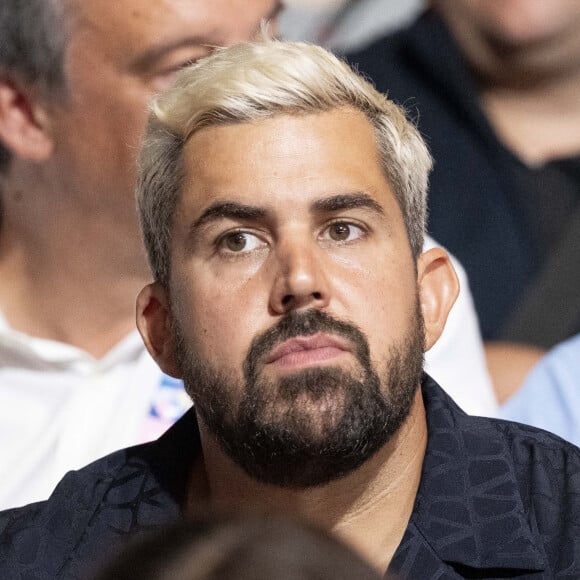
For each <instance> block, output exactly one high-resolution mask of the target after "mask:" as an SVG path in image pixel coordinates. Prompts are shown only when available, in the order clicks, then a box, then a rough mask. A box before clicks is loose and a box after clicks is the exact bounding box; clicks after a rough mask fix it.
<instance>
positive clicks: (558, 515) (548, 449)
mask: <svg viewBox="0 0 580 580" xmlns="http://www.w3.org/2000/svg"><path fill="white" fill-rule="evenodd" d="M422 393H423V400H424V402H425V409H426V414H427V429H428V435H429V438H428V443H427V450H426V454H425V458H424V463H423V473H422V477H421V483H420V486H419V490H418V494H417V498H416V501H415V506H414V509H413V513H412V515H411V518H410V520H409V524H408V527H407V530H406V532H405V535H404V537H403V539H402V541H401V544H400V545H399V547H398V549H397V551H396V552H395V555H394V557H393V560H392V562H391V565H390V567H389V572H390V573H392V574H393V575H394V577H396V578H401V579H404V578H409V579H410V580H417V579H418V578H421V579H423V578H440V579H443V578H463V577H467V578H514V577H517V578H520V579H522V578H538V579H539V578H546V579H547V578H555V577H560V576H562V577H564V576H566V577H569V578H580V533H579V530H580V449H578V448H577V447H574V446H572V445H571V444H569V443H566V442H565V441H563V440H562V439H560V438H558V437H556V436H555V435H552V434H550V433H547V432H545V431H541V430H539V429H536V428H534V427H527V426H524V425H518V424H517V423H509V422H506V421H499V420H496V419H487V418H483V417H471V416H469V415H466V414H465V413H464V412H463V411H461V409H459V407H457V405H456V404H455V403H454V402H453V401H452V400H451V399H450V398H449V396H448V395H446V394H445V393H444V391H443V390H442V389H441V388H440V387H439V385H437V383H435V382H434V381H433V380H432V379H431V378H430V377H428V376H426V377H425V380H424V381H423V385H422ZM200 451H201V447H200V440H199V432H198V428H197V423H196V419H195V413H194V411H193V410H191V411H189V412H188V413H187V414H186V415H184V417H183V418H182V419H181V420H179V421H178V422H177V423H176V424H175V425H174V426H173V427H172V428H171V429H170V430H169V431H168V432H167V433H166V434H165V435H163V436H162V437H161V438H160V439H158V440H157V441H156V442H154V443H148V444H145V445H141V446H138V447H133V448H130V449H125V450H123V451H119V452H116V453H113V454H112V455H109V456H107V457H105V458H103V459H101V460H99V461H97V462H95V463H93V464H92V465H89V466H88V467H86V468H84V469H82V470H80V471H77V472H71V473H69V474H68V475H67V476H66V477H65V478H64V479H63V480H62V481H61V483H60V484H59V485H58V486H57V488H56V490H55V491H54V493H53V495H52V496H51V497H50V498H49V499H48V500H47V501H46V502H43V503H39V504H33V505H31V506H28V507H24V508H18V509H14V510H10V511H7V512H2V513H0V578H14V579H16V578H26V580H40V579H42V580H48V579H50V580H53V579H55V578H66V579H73V578H78V579H86V578H88V577H90V576H89V572H90V570H91V569H94V567H96V566H99V565H100V564H101V563H102V562H103V561H105V560H107V559H108V557H110V556H111V554H113V553H114V552H115V551H116V550H119V549H120V548H121V547H122V546H123V544H124V543H125V542H126V541H127V538H129V537H130V535H131V534H135V533H136V532H139V531H140V530H151V529H154V528H157V527H161V526H163V525H166V524H168V523H171V522H174V521H177V520H179V518H180V517H181V510H182V506H184V505H185V500H186V494H187V489H188V476H189V473H190V467H191V465H192V464H193V462H194V460H195V459H196V458H197V457H198V456H199V453H200ZM384 517H385V521H387V520H388V518H389V514H388V513H386V514H384Z"/></svg>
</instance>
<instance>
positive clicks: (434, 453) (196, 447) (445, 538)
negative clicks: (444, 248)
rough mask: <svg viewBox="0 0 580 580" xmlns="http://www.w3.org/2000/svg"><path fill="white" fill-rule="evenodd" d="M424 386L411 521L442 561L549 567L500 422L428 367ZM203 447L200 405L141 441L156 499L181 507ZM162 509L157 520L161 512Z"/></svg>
mask: <svg viewBox="0 0 580 580" xmlns="http://www.w3.org/2000/svg"><path fill="white" fill-rule="evenodd" d="M422 393H423V400H424V403H425V409H426V415H427V428H428V443H427V449H426V453H425V459H424V462H423V471H422V476H421V483H420V486H419V491H418V494H417V498H416V501H415V507H414V510H413V514H412V516H411V520H410V522H409V529H411V528H413V530H414V531H415V532H418V535H419V536H420V537H421V541H422V542H423V543H424V544H426V545H427V547H428V548H429V552H431V553H432V554H434V555H435V556H436V557H437V558H438V559H439V560H440V561H443V562H446V563H448V564H451V565H454V566H456V567H457V566H459V567H465V568H467V569H472V570H473V569H500V570H501V569H503V570H505V569H519V570H528V571H540V570H544V569H546V562H545V558H544V556H543V552H542V551H541V549H540V548H539V547H538V546H540V545H541V542H540V538H538V537H537V535H536V534H535V533H534V531H533V530H532V529H531V527H530V524H529V521H528V516H527V514H526V511H525V509H524V505H523V501H522V498H521V495H520V491H519V486H518V482H517V479H516V475H515V472H514V465H513V460H512V459H511V453H510V450H509V448H508V443H507V440H506V438H505V437H504V435H503V433H502V431H501V429H500V428H498V424H499V423H498V422H497V421H493V420H490V419H487V418H483V417H471V416H468V415H466V414H465V413H464V412H463V411H462V410H461V409H460V408H459V407H458V406H457V405H456V404H455V403H454V402H453V400H452V399H451V398H450V397H449V396H448V395H447V394H446V393H445V392H444V391H443V390H442V389H441V387H439V385H438V384H437V383H436V382H435V381H434V380H433V379H431V378H430V377H429V376H428V375H425V379H424V381H423V384H422ZM200 448H201V444H200V440H199V432H198V427H197V420H196V416H195V412H194V410H193V409H190V410H189V411H188V412H187V413H186V414H185V415H184V416H183V417H182V418H181V419H180V420H179V421H178V422H177V423H176V424H175V425H174V426H173V427H172V428H171V429H170V430H169V431H168V432H167V433H166V434H165V435H164V436H162V437H161V438H160V439H159V440H158V441H157V442H156V443H155V444H153V445H152V446H142V447H140V448H137V449H140V450H147V455H149V458H148V461H147V463H148V466H149V469H151V471H152V472H153V475H154V476H155V477H154V481H156V483H157V485H158V486H159V487H158V488H157V489H158V490H163V493H162V495H163V496H164V497H163V499H161V498H159V497H158V498H156V502H155V503H156V505H157V507H159V505H165V509H166V510H167V509H169V511H170V512H173V513H177V512H179V511H180V507H179V506H180V505H183V502H184V500H185V490H186V489H187V479H188V471H189V470H188V468H186V467H185V466H188V467H190V466H191V465H192V464H193V462H194V461H195V458H196V457H197V456H198V454H199V453H200ZM129 463H131V462H129ZM162 511H165V510H162ZM155 513H156V514H157V516H156V517H155V518H153V520H155V519H156V518H157V517H158V516H159V513H160V512H159V511H157V510H155ZM149 517H151V515H150V516H149ZM166 517H167V515H166V514H164V516H163V519H164V520H165V518H166ZM151 523H152V522H151V521H149V524H151ZM414 535H415V536H416V535H417V534H416V533H415V534H414ZM406 538H407V536H406V537H405V538H403V541H402V544H404V543H405V542H406Z"/></svg>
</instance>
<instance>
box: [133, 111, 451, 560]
mask: <svg viewBox="0 0 580 580" xmlns="http://www.w3.org/2000/svg"><path fill="white" fill-rule="evenodd" d="M184 162H185V171H186V178H185V181H184V184H183V193H182V197H181V199H180V201H179V204H178V207H177V210H176V213H175V217H174V224H173V226H174V236H173V239H172V265H171V268H172V278H171V288H170V294H171V303H170V300H169V294H168V292H167V291H166V290H165V289H163V288H162V287H161V286H160V285H158V284H152V285H149V286H147V287H145V288H144V289H143V291H142V292H141V294H140V295H139V298H138V304H137V311H138V318H137V320H138V326H139V329H140V331H141V333H142V336H143V338H144V340H145V343H146V344H147V346H148V348H149V350H150V352H151V354H152V355H153V356H154V357H155V358H156V360H157V361H158V363H159V364H160V365H161V366H162V368H163V369H164V370H165V371H166V372H168V373H171V374H175V375H177V376H179V374H180V368H179V364H178V360H177V357H176V349H175V344H174V341H173V336H174V333H173V326H174V324H175V322H174V318H179V326H180V329H181V333H182V335H183V339H184V340H185V341H186V342H187V343H188V346H189V347H190V348H191V349H192V351H193V352H195V353H196V354H197V356H198V357H199V359H200V360H201V361H206V362H207V363H209V364H211V365H212V366H213V367H214V368H216V369H218V370H219V371H220V372H222V373H223V374H224V375H226V376H230V377H231V378H232V382H231V384H233V385H235V384H243V378H244V375H243V363H244V359H245V357H246V355H247V352H248V349H249V347H250V345H251V343H252V340H253V339H254V337H256V336H258V335H262V334H263V333H264V332H266V331H268V330H269V329H270V328H272V327H273V326H275V324H276V323H277V322H279V321H280V320H281V319H282V318H284V317H285V316H287V315H288V314H289V313H291V312H302V311H306V310H309V309H314V310H320V311H321V312H323V313H325V314H328V315H330V316H332V317H334V318H336V319H338V320H342V321H348V322H350V323H353V324H356V326H357V327H358V328H359V329H360V330H361V331H362V332H363V333H364V335H365V336H366V339H367V341H368V345H369V353H370V360H371V361H372V364H373V366H374V367H375V368H378V369H381V370H386V369H388V368H389V362H390V356H391V352H392V347H393V346H395V345H398V344H400V343H401V341H402V340H404V339H405V337H406V336H408V334H409V331H410V329H411V327H412V324H413V321H414V320H416V318H415V315H414V313H415V308H416V305H417V301H418V303H419V306H420V310H421V313H422V315H423V318H424V323H425V346H426V347H427V348H429V347H430V346H431V345H432V344H433V343H434V342H435V340H436V339H437V338H438V336H439V334H440V333H441V331H442V328H443V325H444V323H445V319H446V317H447V314H448V312H449V309H450V308H451V305H452V304H453V301H454V300H455V297H456V294H457V279H456V277H455V273H454V271H453V269H452V267H451V266H450V263H449V259H448V257H447V255H446V254H445V252H444V251H442V250H440V249H437V250H432V251H430V252H427V253H425V254H423V255H422V256H421V257H420V258H419V261H418V263H417V264H416V265H415V263H414V261H413V258H412V255H411V250H410V247H409V242H408V239H407V235H406V231H405V227H404V224H403V218H402V214H401V210H400V208H399V206H398V204H397V202H396V200H395V197H394V195H393V192H392V190H391V187H390V185H389V183H388V182H387V181H386V179H385V177H384V175H383V173H382V171H381V168H380V164H379V160H378V155H377V149H376V144H375V141H374V133H373V130H372V127H371V125H370V124H369V123H368V121H367V120H366V118H365V117H364V115H362V113H360V112H356V111H353V110H350V109H340V110H334V111H331V112H327V113H320V114H312V115H306V116H299V117H296V116H286V115H280V116H276V117H274V118H271V119H267V120H263V121H259V122H254V123H244V124H238V125H228V126H223V127H210V128H206V129H203V130H201V131H199V132H198V133H195V134H194V135H193V136H192V137H191V138H190V140H189V141H188V143H187V144H186V146H185V151H184ZM337 196H340V197H337ZM354 198H356V199H358V200H360V199H364V200H365V202H364V203H363V204H360V203H359V204H350V206H349V204H345V203H337V200H341V199H342V201H343V202H344V200H345V199H346V200H350V201H352V200H353V199H354ZM329 200H333V202H334V205H333V206H331V204H330V203H328V202H329ZM223 203H228V204H230V205H229V206H223V205H221V209H220V211H219V212H218V211H215V209H214V210H210V208H215V207H216V204H223ZM244 206H245V207H246V209H247V206H252V207H253V208H254V210H257V211H253V212H247V211H246V212H245V215H244V216H243V217H241V216H240V212H239V211H238V212H237V214H236V215H234V214H233V213H232V212H231V211H229V210H231V208H232V207H236V208H238V210H239V208H240V207H244ZM224 207H225V208H226V209H228V208H229V210H228V211H227V212H226V211H225V210H224ZM208 210H210V211H208ZM224 214H227V215H224ZM204 216H205V217H204ZM337 224H338V225H337ZM240 233H241V234H242V237H241V238H240V237H239V236H240ZM337 234H340V235H343V234H346V237H345V239H341V240H336V239H335V238H336V235H337ZM339 237H340V236H339ZM244 244H245V245H244ZM331 336H332V335H331ZM283 344H284V343H283ZM271 352H275V351H271ZM265 360H266V361H268V359H267V358H266V359H265ZM325 366H330V367H334V368H337V369H339V370H341V371H345V372H352V373H354V374H355V375H356V374H357V372H358V370H359V364H358V362H357V360H356V357H355V356H353V354H352V352H351V351H350V350H349V345H348V344H346V345H345V348H342V349H337V350H336V351H334V352H324V353H323V352H321V351H320V350H317V349H315V348H313V349H311V350H310V351H307V352H306V354H305V355H301V356H299V357H297V358H293V357H290V358H282V359H276V360H272V361H268V362H266V363H265V364H262V365H261V366H260V377H261V378H263V379H267V380H269V381H273V382H274V384H275V383H276V382H277V381H279V380H280V379H284V378H288V377H291V376H292V373H296V372H300V371H303V370H306V369H320V368H324V367H325ZM230 391H231V390H230ZM226 394H227V397H228V398H229V399H230V401H231V406H232V409H234V410H235V408H236V405H238V404H239V401H240V398H241V395H242V393H241V392H236V391H235V390H234V392H228V393H224V397H225V396H226ZM266 396H267V393H266ZM278 400H279V401H280V403H277V404H276V407H277V408H276V409H272V410H271V411H270V413H271V416H276V415H277V414H278V413H282V414H283V413H284V406H285V405H288V404H291V405H292V406H294V407H295V408H296V409H297V410H299V412H300V413H301V415H302V416H303V417H304V420H307V421H310V422H311V423H312V425H314V426H315V425H316V424H317V422H320V420H321V419H322V418H323V417H325V416H326V415H325V405H326V404H327V402H325V399H324V397H322V398H316V397H310V396H307V394H306V396H305V395H304V393H302V394H301V396H298V397H297V398H296V399H295V400H294V401H290V402H289V401H283V400H282V399H278ZM200 428H201V434H202V446H203V461H202V463H201V464H200V465H197V466H195V467H194V473H195V475H196V477H195V479H194V480H192V481H195V482H196V485H195V486H192V490H191V497H190V501H191V503H192V504H195V502H196V501H199V500H200V498H205V499H204V500H203V501H209V503H211V504H213V505H215V506H216V507H218V508H224V507H232V506H236V505H245V506H248V505H258V506H260V507H261V509H264V508H266V509H267V508H271V509H278V510H279V509H288V510H292V511H297V512H298V513H300V514H301V515H302V516H304V517H306V518H307V519H310V520H313V521H315V522H317V523H318V524H319V525H324V526H325V527H327V528H331V529H333V530H334V531H336V532H337V533H339V534H340V535H341V536H342V537H344V538H346V539H347V540H348V541H349V542H350V543H351V544H352V545H354V546H355V547H356V548H357V549H359V550H360V551H361V552H362V553H364V555H365V556H366V557H367V558H368V559H370V560H371V561H372V562H373V563H374V564H375V566H376V567H377V568H378V569H380V570H383V571H384V570H385V569H386V566H387V565H388V562H389V561H390V557H391V555H392V553H393V552H394V550H395V549H396V547H397V545H398V543H399V542H400V539H401V537H402V534H403V532H404V530H405V527H406V524H407V521H408V518H409V516H410V513H411V511H412V506H413V502H414V497H415V494H416V490H417V486H418V482H419V476H420V470H421V464H422V458H423V454H424V449H425V441H426V424H425V418H424V410H423V403H422V399H421V396H420V392H417V394H416V396H415V397H414V401H413V403H412V406H411V410H410V413H409V416H408V417H407V420H406V421H405V422H404V423H403V425H402V426H401V428H400V429H399V431H397V432H396V433H395V434H394V435H393V437H392V438H391V439H390V440H389V441H388V442H387V443H386V444H385V445H383V447H381V449H379V450H378V452H377V453H376V454H374V455H373V456H372V457H371V458H370V459H369V460H368V461H366V462H365V463H364V464H363V465H362V466H360V467H358V468H356V469H355V470H354V471H352V472H350V473H349V474H348V475H346V476H345V477H343V478H341V479H338V480H335V481H332V482H330V483H328V484H326V485H322V486H316V487H311V488H306V489H288V488H283V487H279V486H276V485H272V484H268V483H264V482H261V481H257V480H255V479H253V478H252V477H251V476H249V475H248V474H246V473H244V471H243V470H241V469H240V468H239V466H237V465H236V464H235V463H234V462H233V461H232V460H231V458H229V457H228V456H227V454H226V453H225V452H224V451H223V449H222V448H221V446H220V445H219V444H218V443H217V441H216V440H215V438H214V437H213V434H212V432H211V430H208V429H207V426H206V425H204V423H203V418H201V426H200ZM313 430H314V431H315V429H313ZM200 480H203V481H204V482H205V484H203V485H201V484H200V483H199V481H200ZM385 514H388V518H386V517H385ZM385 520H387V521H389V525H388V526H387V529H385Z"/></svg>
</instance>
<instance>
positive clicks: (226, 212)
mask: <svg viewBox="0 0 580 580" xmlns="http://www.w3.org/2000/svg"><path fill="white" fill-rule="evenodd" d="M266 213H267V212H266V210H265V209H264V208H262V207H257V206H254V205H245V204H242V203H236V202H233V201H216V202H215V203H212V204H211V205H210V206H209V207H208V208H207V209H206V210H205V211H204V212H203V213H202V214H201V215H200V216H199V217H198V218H197V219H196V220H195V221H194V222H193V223H192V224H191V226H190V227H189V238H190V239H192V238H194V237H195V236H196V234H197V232H198V231H199V230H200V229H201V228H202V227H203V226H205V225H206V224H208V223H210V222H215V221H219V220H223V219H232V220H256V219H260V218H263V217H265V216H266Z"/></svg>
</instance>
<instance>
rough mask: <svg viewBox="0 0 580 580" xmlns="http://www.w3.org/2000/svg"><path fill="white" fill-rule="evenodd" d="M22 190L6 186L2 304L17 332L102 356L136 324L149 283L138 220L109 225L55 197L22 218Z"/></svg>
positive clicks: (0, 245)
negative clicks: (72, 211)
mask: <svg viewBox="0 0 580 580" xmlns="http://www.w3.org/2000/svg"><path fill="white" fill-rule="evenodd" d="M23 191H25V190H21V189H19V188H15V189H9V188H7V187H5V188H4V189H3V191H2V205H3V207H2V212H3V215H2V223H1V227H0V310H2V312H3V314H4V316H5V317H6V319H7V321H8V323H9V324H10V326H11V327H12V328H14V329H15V330H17V331H20V332H24V333H26V334H30V335H31V336H35V337H39V338H46V339H50V340H56V341H60V342H63V343H66V344H70V345H72V346H76V347H78V348H80V349H83V350H85V351H86V352H88V353H89V354H91V355H93V356H94V357H97V358H101V357H102V356H104V355H105V354H106V353H107V352H108V351H109V350H110V349H111V348H112V347H113V346H115V345H116V344H117V343H118V342H119V341H120V340H122V339H123V338H124V337H125V336H126V335H127V334H128V333H129V332H130V331H131V330H133V329H134V328H135V297H136V295H137V293H138V291H139V290H140V289H141V288H142V287H143V286H144V285H145V284H146V283H147V282H148V281H149V274H148V271H147V266H146V261H145V257H144V251H143V250H142V249H141V244H140V241H139V236H138V233H137V231H136V225H135V228H134V231H131V232H130V234H129V233H128V232H122V231H118V232H111V231H110V230H106V229H104V230H103V229H101V227H102V223H99V220H98V219H95V217H94V216H79V215H63V213H61V212H59V208H58V204H56V203H53V204H52V207H50V208H48V207H46V208H45V211H44V212H42V215H41V218H40V219H39V220H34V212H33V211H31V212H30V215H29V216H26V218H24V217H23V215H20V211H18V210H15V206H18V204H19V203H20V200H23V201H22V205H23V206H24V205H25V203H26V199H25V198H26V195H25V193H23ZM33 195H41V194H40V193H36V192H35V193H34V194H32V193H31V195H30V197H33ZM25 213H26V212H22V214H25ZM124 234H125V235H124Z"/></svg>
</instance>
